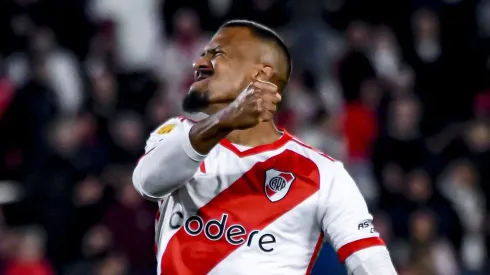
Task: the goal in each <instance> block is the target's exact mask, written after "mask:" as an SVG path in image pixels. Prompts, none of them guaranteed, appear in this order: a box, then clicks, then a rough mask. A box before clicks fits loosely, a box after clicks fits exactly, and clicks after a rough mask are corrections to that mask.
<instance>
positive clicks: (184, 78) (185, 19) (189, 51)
mask: <svg viewBox="0 0 490 275" xmlns="http://www.w3.org/2000/svg"><path fill="white" fill-rule="evenodd" d="M173 21H174V23H173V26H174V31H173V35H172V37H170V38H169V41H168V43H167V44H166V45H165V47H164V48H163V49H162V50H160V51H158V52H157V54H159V58H157V59H156V60H155V61H156V62H158V64H156V66H157V68H158V71H157V73H158V74H159V75H160V77H161V79H163V80H164V81H165V83H167V84H168V88H167V91H168V92H169V93H172V97H171V99H172V100H174V104H180V100H181V98H182V97H183V94H184V93H186V92H187V90H188V89H189V84H191V83H192V82H193V79H194V74H193V71H192V62H193V61H194V59H195V58H196V56H200V54H201V52H202V51H203V49H204V45H206V44H207V42H208V41H207V37H206V36H205V35H204V34H203V33H202V30H201V26H200V22H199V17H198V15H197V14H196V12H195V11H193V10H189V9H181V10H179V11H177V12H176V13H175V15H174V18H173Z"/></svg>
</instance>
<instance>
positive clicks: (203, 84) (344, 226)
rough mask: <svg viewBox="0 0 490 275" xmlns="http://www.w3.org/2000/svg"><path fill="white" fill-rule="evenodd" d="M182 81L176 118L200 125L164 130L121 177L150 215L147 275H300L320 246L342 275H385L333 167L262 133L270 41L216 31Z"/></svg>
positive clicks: (268, 126)
mask: <svg viewBox="0 0 490 275" xmlns="http://www.w3.org/2000/svg"><path fill="white" fill-rule="evenodd" d="M194 70H195V82H194V83H193V84H192V85H191V87H190V91H189V93H188V94H187V96H186V97H185V99H184V101H183V108H184V110H185V111H187V112H190V113H192V112H202V113H205V114H207V115H208V117H207V118H205V119H203V120H201V121H199V122H194V121H191V120H189V119H186V118H183V117H178V118H172V119H170V120H168V121H167V122H165V123H164V124H163V125H162V126H161V127H160V128H158V129H157V130H156V131H155V132H153V133H152V134H151V136H150V137H149V139H148V142H147V145H146V154H145V155H144V156H143V157H142V158H141V160H140V161H139V163H138V165H137V167H136V169H135V170H134V174H133V183H134V186H135V188H136V190H137V191H138V192H139V193H140V194H141V195H142V196H144V197H145V198H147V199H150V200H155V201H158V204H159V212H158V213H157V219H156V250H157V259H158V268H157V269H158V274H161V275H201V274H213V275H214V274H215V275H241V274H257V275H274V274H278V275H294V274H305V273H306V274H309V273H310V270H311V267H312V265H313V263H314V259H315V258H316V255H317V254H318V250H319V249H320V247H321V245H322V242H323V240H324V237H326V239H327V240H328V241H329V242H330V243H331V244H332V245H333V246H334V247H335V249H336V251H337V254H338V257H339V259H340V261H342V262H345V263H346V266H347V269H348V271H349V273H350V274H354V275H374V274H375V275H393V274H396V271H395V269H394V267H393V264H392V263H391V259H390V255H389V253H388V251H387V249H386V247H385V245H384V243H383V241H382V240H381V239H380V237H379V234H378V233H377V232H376V231H375V230H374V228H373V225H372V223H371V221H372V216H371V215H370V214H369V212H368V209H367V206H366V203H365V201H364V199H363V197H362V196H361V194H360V192H359V190H358V188H357V186H356V184H355V183H354V181H353V180H352V178H351V177H350V176H349V174H348V173H347V172H346V170H345V169H344V167H343V166H342V164H341V163H340V162H338V161H335V160H334V159H332V158H330V157H329V156H327V155H325V154H323V153H321V152H318V151H317V150H315V149H313V148H311V147H310V146H308V145H306V144H304V143H303V142H301V141H300V140H298V139H297V138H295V137H294V136H292V135H291V134H289V133H288V132H287V131H285V130H281V129H277V128H276V127H275V126H274V123H273V121H272V120H273V117H274V113H275V112H276V106H277V104H278V103H279V102H280V100H281V94H282V92H283V90H284V88H285V86H286V84H287V82H288V80H289V76H290V73H291V57H290V55H289V52H288V49H287V47H286V46H285V45H284V43H283V41H282V40H281V39H280V38H279V37H278V35H277V34H276V33H274V32H273V31H272V30H270V29H268V28H267V27H265V26H262V25H260V24H257V23H255V22H251V21H244V20H238V21H230V22H227V23H225V24H224V25H223V26H222V27H221V28H220V29H219V30H218V32H217V33H216V34H215V35H214V37H213V38H212V39H211V41H210V42H209V44H208V45H207V46H206V47H205V49H204V51H203V53H202V55H201V57H199V58H198V59H197V60H196V61H195V63H194Z"/></svg>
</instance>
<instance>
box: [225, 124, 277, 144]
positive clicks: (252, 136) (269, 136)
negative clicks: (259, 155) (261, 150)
mask: <svg viewBox="0 0 490 275" xmlns="http://www.w3.org/2000/svg"><path fill="white" fill-rule="evenodd" d="M281 135H282V133H281V132H279V130H277V128H276V126H275V125H274V123H272V122H263V123H259V124H258V125H257V126H255V127H253V128H250V129H245V130H235V131H233V132H231V133H230V134H229V135H228V136H227V137H226V138H227V139H228V140H229V141H230V142H231V143H235V144H239V145H244V146H249V147H255V146H259V145H264V144H270V143H273V142H275V141H276V140H278V139H279V138H280V137H281Z"/></svg>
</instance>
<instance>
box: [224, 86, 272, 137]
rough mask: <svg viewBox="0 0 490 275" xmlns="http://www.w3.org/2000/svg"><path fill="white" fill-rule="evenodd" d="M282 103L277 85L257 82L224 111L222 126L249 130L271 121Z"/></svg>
mask: <svg viewBox="0 0 490 275" xmlns="http://www.w3.org/2000/svg"><path fill="white" fill-rule="evenodd" d="M280 101H281V95H280V94H279V91H278V88H277V86H276V85H274V84H272V83H270V82H267V81H263V80H255V81H254V82H252V83H250V85H249V86H248V87H247V88H246V89H245V90H243V91H242V93H241V94H240V95H239V96H238V97H237V99H235V101H234V102H232V103H231V104H230V105H229V106H228V107H226V108H225V109H224V110H223V111H222V115H221V117H220V120H221V124H222V125H223V126H225V127H226V128H228V129H234V130H237V129H248V128H252V127H254V126H255V125H257V124H259V123H261V122H264V121H271V120H272V119H273V117H274V113H275V112H276V110H277V107H276V105H277V104H278V103H279V102H280Z"/></svg>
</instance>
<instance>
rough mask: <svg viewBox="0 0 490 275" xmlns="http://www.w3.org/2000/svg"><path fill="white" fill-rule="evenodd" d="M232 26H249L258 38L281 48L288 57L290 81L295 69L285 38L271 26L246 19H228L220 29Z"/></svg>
mask: <svg viewBox="0 0 490 275" xmlns="http://www.w3.org/2000/svg"><path fill="white" fill-rule="evenodd" d="M232 27H244V28H247V29H249V30H250V31H251V32H252V34H253V35H255V36H256V37H257V38H259V39H262V40H265V41H268V42H272V43H274V44H276V45H277V46H278V47H279V49H280V50H281V53H282V54H283V56H284V57H285V58H286V62H287V65H288V68H287V75H286V83H287V82H288V81H289V78H290V77H291V71H292V69H293V64H292V63H293V62H292V59H291V54H290V53H289V49H288V46H286V43H284V40H282V38H281V37H280V36H279V35H278V34H277V33H276V32H275V31H273V30H272V29H271V28H269V27H267V26H265V25H262V24H260V23H257V22H254V21H250V20H245V19H236V20H230V21H227V22H225V23H224V24H223V25H221V27H220V29H223V28H232Z"/></svg>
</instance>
